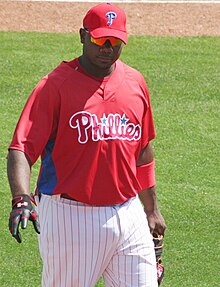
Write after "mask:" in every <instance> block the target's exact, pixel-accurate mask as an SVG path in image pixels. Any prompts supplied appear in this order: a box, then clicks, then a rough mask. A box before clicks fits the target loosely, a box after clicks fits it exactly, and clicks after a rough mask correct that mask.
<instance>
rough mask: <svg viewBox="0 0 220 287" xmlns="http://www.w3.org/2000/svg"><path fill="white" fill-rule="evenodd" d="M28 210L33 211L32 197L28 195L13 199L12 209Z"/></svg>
mask: <svg viewBox="0 0 220 287" xmlns="http://www.w3.org/2000/svg"><path fill="white" fill-rule="evenodd" d="M18 208H27V209H29V210H31V209H32V204H31V199H30V196H29V195H27V194H20V195H17V196H15V197H13V199H12V209H18Z"/></svg>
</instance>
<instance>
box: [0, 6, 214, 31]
mask: <svg viewBox="0 0 220 287" xmlns="http://www.w3.org/2000/svg"><path fill="white" fill-rule="evenodd" d="M96 4H97V3H91V2H90V3H88V2H85V3H76V2H75V3H70V2H29V1H2V0H0V30H1V31H39V32H78V30H79V28H80V27H81V26H82V18H83V16H84V14H85V13H86V12H87V10H88V9H89V8H90V7H91V6H93V5H96ZM117 5H118V6H119V7H121V8H123V9H124V10H125V12H126V14H127V18H128V19H127V22H128V24H127V27H128V32H129V34H131V35H160V36H161V35H163V36H176V35H179V36H219V35H220V4H211V3H210V4H192V3H191V4H190V3H188V4H165V3H164V4H156V3H153V4H152V3H120V4H119V3H117Z"/></svg>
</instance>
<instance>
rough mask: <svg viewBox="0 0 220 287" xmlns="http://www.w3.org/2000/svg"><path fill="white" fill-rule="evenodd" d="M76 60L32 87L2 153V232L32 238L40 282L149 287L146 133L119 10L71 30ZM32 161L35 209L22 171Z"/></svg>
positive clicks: (104, 7) (150, 159)
mask: <svg viewBox="0 0 220 287" xmlns="http://www.w3.org/2000/svg"><path fill="white" fill-rule="evenodd" d="M79 33H80V39H81V43H82V47H83V49H82V55H81V56H79V57H78V58H76V59H73V60H72V61H69V62H62V63H61V64H60V65H59V66H58V67H56V68H55V69H54V70H53V71H52V72H51V73H49V74H48V75H47V76H45V77H44V78H43V79H41V80H40V82H39V83H38V84H37V86H36V87H35V89H34V90H33V92H32V93H31V95H30V97H29V99H28V101H27V103H26V105H25V107H24V110H23V112H22V114H21V116H20V119H19V121H18V124H17V126H16V129H15V133H14V136H13V139H12V142H11V144H10V146H9V153H8V178H9V183H10V187H11V191H12V196H13V199H12V211H11V214H10V218H9V229H10V232H11V234H12V236H13V237H15V239H16V240H17V241H18V242H21V235H20V233H19V226H20V225H21V228H23V229H25V228H26V227H27V223H28V220H30V221H32V222H33V225H34V228H35V230H36V232H37V233H39V236H38V239H39V249H40V253H41V257H42V260H43V272H42V286H44V287H92V286H95V284H96V283H97V281H98V280H99V278H100V276H103V279H104V281H105V285H106V286H108V287H112V286H123V287H127V286H130V287H146V286H148V287H156V286H158V283H157V270H156V258H155V252H154V244H153V237H152V234H153V232H155V233H157V234H160V235H163V234H164V231H165V222H164V219H163V217H162V215H161V213H160V210H159V207H158V205H157V199H156V190H155V172H154V169H155V160H154V155H153V150H152V147H151V144H150V141H151V140H152V139H154V138H155V130H154V123H153V116H152V109H151V104H150V97H149V92H148V88H147V86H146V83H145V80H144V77H143V76H142V75H141V74H140V73H139V72H138V71H136V70H134V69H133V68H131V67H129V66H128V65H126V64H125V63H123V62H121V61H120V60H119V56H120V54H121V51H122V49H123V46H124V45H126V44H127V42H128V37H127V30H126V15H125V12H124V11H123V10H122V9H120V8H118V7H117V6H115V5H112V4H98V5H96V6H94V7H92V8H91V9H90V10H89V11H88V12H87V14H86V15H85V17H84V19H83V28H81V29H80V31H79ZM39 156H40V157H41V168H40V172H39V177H38V181H37V188H36V193H35V204H36V206H37V207H36V209H37V211H36V210H35V208H34V204H32V202H33V198H32V196H31V194H30V190H29V183H30V176H31V167H32V165H33V164H34V163H35V162H36V160H37V159H38V157H39ZM38 216H39V217H38Z"/></svg>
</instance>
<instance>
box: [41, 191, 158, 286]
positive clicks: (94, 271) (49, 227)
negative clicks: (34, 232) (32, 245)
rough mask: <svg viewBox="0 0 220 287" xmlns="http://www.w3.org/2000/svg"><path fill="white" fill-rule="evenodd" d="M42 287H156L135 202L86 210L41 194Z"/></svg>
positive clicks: (149, 246)
mask: <svg viewBox="0 0 220 287" xmlns="http://www.w3.org/2000/svg"><path fill="white" fill-rule="evenodd" d="M38 212H39V219H40V224H41V234H40V235H39V248H40V253H41V257H42V259H43V274H42V286H43V287H93V286H95V284H96V283H97V281H98V280H99V278H100V276H103V279H104V281H105V286H108V287H128V286H129V287H157V286H158V285H157V275H156V263H155V262H156V260H155V253H154V247H153V241H152V236H151V234H150V232H149V228H148V224H147V220H146V215H145V213H144V211H143V207H142V205H141V203H140V201H139V199H138V197H137V198H132V199H130V200H129V201H127V202H125V203H123V204H121V205H114V206H89V205H86V204H83V203H79V202H76V201H72V200H68V199H64V198H60V196H59V195H55V196H46V195H42V197H41V201H40V204H39V205H38Z"/></svg>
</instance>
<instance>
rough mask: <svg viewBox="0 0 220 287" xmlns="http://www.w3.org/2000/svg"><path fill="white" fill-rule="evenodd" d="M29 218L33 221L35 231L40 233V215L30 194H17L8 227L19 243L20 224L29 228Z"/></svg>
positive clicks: (13, 201)
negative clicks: (33, 204)
mask: <svg viewBox="0 0 220 287" xmlns="http://www.w3.org/2000/svg"><path fill="white" fill-rule="evenodd" d="M28 220H30V221H32V223H33V225H34V229H35V231H36V232H37V233H38V234H40V224H39V221H38V215H37V213H36V211H35V209H34V207H33V206H32V203H31V199H30V196H29V195H27V194H21V195H18V196H15V197H14V198H13V199H12V211H11V213H10V217H9V224H8V227H9V230H10V232H11V235H12V236H13V237H14V238H15V239H16V240H17V242H18V243H21V234H20V232H19V225H20V223H21V228H22V229H25V228H27V225H28Z"/></svg>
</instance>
